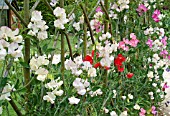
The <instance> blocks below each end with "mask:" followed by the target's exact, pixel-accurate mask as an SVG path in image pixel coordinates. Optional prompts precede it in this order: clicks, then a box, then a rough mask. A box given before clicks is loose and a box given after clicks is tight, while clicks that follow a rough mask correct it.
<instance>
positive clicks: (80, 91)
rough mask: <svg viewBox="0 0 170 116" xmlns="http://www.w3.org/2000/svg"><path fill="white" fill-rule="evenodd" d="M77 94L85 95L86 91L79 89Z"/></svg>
mask: <svg viewBox="0 0 170 116" xmlns="http://www.w3.org/2000/svg"><path fill="white" fill-rule="evenodd" d="M77 93H78V94H79V95H85V94H86V89H80V90H79V91H78V92H77Z"/></svg>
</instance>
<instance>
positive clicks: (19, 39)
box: [11, 35, 23, 43]
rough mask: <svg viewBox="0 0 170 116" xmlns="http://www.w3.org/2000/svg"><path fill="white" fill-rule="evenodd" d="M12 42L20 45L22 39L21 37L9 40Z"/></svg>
mask: <svg viewBox="0 0 170 116" xmlns="http://www.w3.org/2000/svg"><path fill="white" fill-rule="evenodd" d="M11 39H12V41H13V42H16V43H22V40H23V37H22V36H21V35H18V36H15V37H13V38H11Z"/></svg>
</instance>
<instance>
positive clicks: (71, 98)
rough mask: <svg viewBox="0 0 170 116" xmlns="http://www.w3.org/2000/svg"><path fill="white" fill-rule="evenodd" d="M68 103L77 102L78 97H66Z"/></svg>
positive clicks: (78, 100)
mask: <svg viewBox="0 0 170 116" xmlns="http://www.w3.org/2000/svg"><path fill="white" fill-rule="evenodd" d="M68 100H69V103H70V104H78V103H79V102H80V99H78V98H75V97H70V98H68Z"/></svg>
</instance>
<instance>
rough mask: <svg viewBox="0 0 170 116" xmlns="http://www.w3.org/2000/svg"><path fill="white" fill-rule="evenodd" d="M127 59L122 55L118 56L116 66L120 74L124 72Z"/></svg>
mask: <svg viewBox="0 0 170 116" xmlns="http://www.w3.org/2000/svg"><path fill="white" fill-rule="evenodd" d="M125 60H126V58H125V57H124V56H123V55H122V54H118V56H117V57H116V58H115V59H114V65H115V66H116V67H117V69H118V71H119V72H123V71H124V67H123V64H122V63H123V62H125Z"/></svg>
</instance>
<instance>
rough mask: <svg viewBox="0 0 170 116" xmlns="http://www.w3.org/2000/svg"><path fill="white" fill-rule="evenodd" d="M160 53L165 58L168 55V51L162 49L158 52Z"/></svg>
mask: <svg viewBox="0 0 170 116" xmlns="http://www.w3.org/2000/svg"><path fill="white" fill-rule="evenodd" d="M160 55H161V56H163V58H166V56H167V55H168V51H167V50H163V51H161V52H160Z"/></svg>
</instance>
